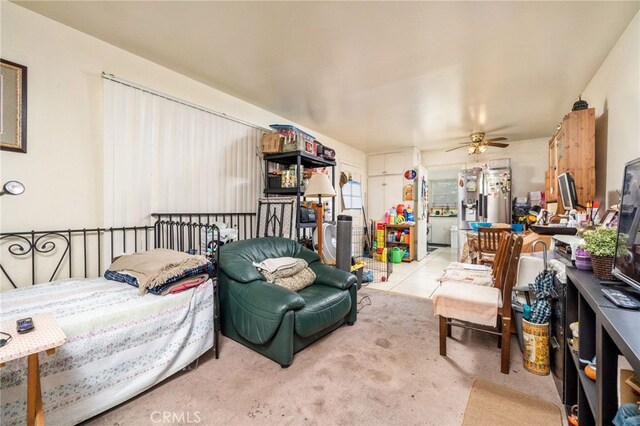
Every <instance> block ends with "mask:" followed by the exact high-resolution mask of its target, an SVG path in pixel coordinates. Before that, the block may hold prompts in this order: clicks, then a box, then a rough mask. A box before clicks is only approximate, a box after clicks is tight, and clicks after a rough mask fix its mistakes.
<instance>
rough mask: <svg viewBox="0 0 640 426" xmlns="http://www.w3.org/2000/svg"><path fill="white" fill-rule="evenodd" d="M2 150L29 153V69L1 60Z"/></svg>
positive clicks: (0, 144)
mask: <svg viewBox="0 0 640 426" xmlns="http://www.w3.org/2000/svg"><path fill="white" fill-rule="evenodd" d="M0 149H1V150H3V151H14V152H24V153H26V152H27V67H26V66H24V65H20V64H16V63H15V62H11V61H7V60H5V59H0Z"/></svg>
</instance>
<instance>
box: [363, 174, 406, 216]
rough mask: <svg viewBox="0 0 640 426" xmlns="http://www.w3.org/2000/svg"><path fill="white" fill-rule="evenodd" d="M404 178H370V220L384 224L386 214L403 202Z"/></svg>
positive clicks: (368, 187) (390, 176) (368, 198)
mask: <svg viewBox="0 0 640 426" xmlns="http://www.w3.org/2000/svg"><path fill="white" fill-rule="evenodd" d="M403 185H404V176H402V175H401V174H399V175H388V176H370V177H369V179H368V182H367V190H368V194H367V195H368V196H367V207H368V213H367V215H368V216H369V218H370V219H373V220H375V221H376V222H384V213H385V212H386V211H389V209H390V208H391V207H394V206H397V205H398V204H400V203H403V201H402V190H403Z"/></svg>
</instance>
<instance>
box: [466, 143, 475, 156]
mask: <svg viewBox="0 0 640 426" xmlns="http://www.w3.org/2000/svg"><path fill="white" fill-rule="evenodd" d="M475 152H476V147H475V146H473V145H471V146H470V147H469V149H468V150H467V154H469V155H472V154H474V153H475Z"/></svg>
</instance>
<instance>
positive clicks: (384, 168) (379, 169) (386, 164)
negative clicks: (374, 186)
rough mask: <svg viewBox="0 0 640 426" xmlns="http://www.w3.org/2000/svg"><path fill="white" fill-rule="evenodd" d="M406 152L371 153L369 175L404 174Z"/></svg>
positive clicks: (368, 163)
mask: <svg viewBox="0 0 640 426" xmlns="http://www.w3.org/2000/svg"><path fill="white" fill-rule="evenodd" d="M404 159H405V154H404V153H403V152H391V153H388V154H376V155H370V156H369V158H368V160H367V167H368V175H369V176H381V175H382V176H384V175H393V174H403V173H404V172H405V169H406V168H409V167H412V166H407V165H405V164H404V163H405V161H404Z"/></svg>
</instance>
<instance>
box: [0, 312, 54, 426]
mask: <svg viewBox="0 0 640 426" xmlns="http://www.w3.org/2000/svg"><path fill="white" fill-rule="evenodd" d="M32 319H33V325H34V327H35V328H34V330H33V331H31V332H29V333H26V334H18V332H17V331H16V321H15V320H11V321H4V322H2V323H1V324H0V330H1V331H3V332H4V333H9V334H11V336H12V337H11V340H10V341H9V342H8V343H7V344H6V345H5V346H3V347H1V348H0V367H3V366H4V365H5V363H7V362H9V361H12V360H15V359H20V358H24V357H27V364H28V370H27V371H28V373H27V425H28V426H31V425H44V414H43V410H42V392H41V391H40V363H39V360H38V354H39V353H40V352H46V353H47V355H52V354H54V353H55V351H56V348H57V347H60V346H62V345H63V344H64V342H65V340H66V339H67V336H65V334H64V331H62V329H61V328H60V326H59V325H58V323H57V322H56V320H55V319H54V318H53V316H51V314H40V315H33V316H32Z"/></svg>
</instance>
